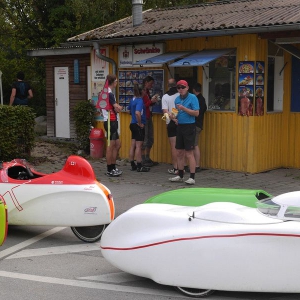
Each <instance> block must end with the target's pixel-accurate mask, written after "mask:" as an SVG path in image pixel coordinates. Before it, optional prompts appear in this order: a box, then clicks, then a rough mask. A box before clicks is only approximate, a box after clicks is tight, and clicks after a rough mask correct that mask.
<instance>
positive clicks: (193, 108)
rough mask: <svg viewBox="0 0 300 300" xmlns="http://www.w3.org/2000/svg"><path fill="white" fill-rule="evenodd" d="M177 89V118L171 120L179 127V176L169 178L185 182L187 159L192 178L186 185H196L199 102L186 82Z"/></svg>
mask: <svg viewBox="0 0 300 300" xmlns="http://www.w3.org/2000/svg"><path fill="white" fill-rule="evenodd" d="M176 88H177V90H178V93H179V96H178V97H177V98H176V99H175V107H176V108H177V110H178V113H177V116H176V115H174V114H172V115H171V116H170V117H171V119H172V120H173V121H174V122H175V123H176V124H177V125H178V127H177V135H176V146H175V148H176V152H177V163H178V174H179V175H178V176H175V177H172V178H169V180H170V181H172V182H183V174H184V163H185V157H186V158H187V159H188V161H189V166H190V178H189V179H188V180H186V181H185V183H186V184H190V185H192V184H195V168H196V161H195V157H194V148H195V135H196V124H195V117H197V116H198V115H199V109H200V107H199V101H198V99H197V97H196V96H195V95H194V94H191V93H189V86H188V83H187V82H186V81H185V80H179V81H178V82H177V85H176Z"/></svg>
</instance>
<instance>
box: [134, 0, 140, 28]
mask: <svg viewBox="0 0 300 300" xmlns="http://www.w3.org/2000/svg"><path fill="white" fill-rule="evenodd" d="M142 23H143V0H132V25H133V27H135V26H139V25H141V24H142Z"/></svg>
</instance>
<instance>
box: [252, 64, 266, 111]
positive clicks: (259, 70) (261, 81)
mask: <svg viewBox="0 0 300 300" xmlns="http://www.w3.org/2000/svg"><path fill="white" fill-rule="evenodd" d="M255 69H256V71H255V110H254V111H255V115H256V116H263V115H264V93H265V89H264V86H265V62H263V61H257V62H256V68H255Z"/></svg>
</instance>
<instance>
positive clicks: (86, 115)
mask: <svg viewBox="0 0 300 300" xmlns="http://www.w3.org/2000/svg"><path fill="white" fill-rule="evenodd" d="M95 113H96V108H95V106H94V105H93V104H92V102H91V101H90V100H83V101H80V102H78V103H77V104H76V106H75V107H74V115H73V116H74V120H75V131H76V135H77V140H78V142H79V146H80V149H81V150H85V151H87V150H88V151H89V148H90V139H89V135H90V130H91V128H92V126H93V122H94V118H95Z"/></svg>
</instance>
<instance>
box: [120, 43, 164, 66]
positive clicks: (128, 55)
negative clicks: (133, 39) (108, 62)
mask: <svg viewBox="0 0 300 300" xmlns="http://www.w3.org/2000/svg"><path fill="white" fill-rule="evenodd" d="M163 53H164V46H163V44H162V43H160V44H141V45H135V46H120V47H119V48H118V56H119V57H118V58H119V68H128V67H131V68H132V67H134V68H139V67H141V66H139V65H135V66H133V63H136V62H138V61H140V60H144V59H147V58H151V57H153V56H157V55H160V54H163ZM160 66H161V64H153V65H151V67H160Z"/></svg>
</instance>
